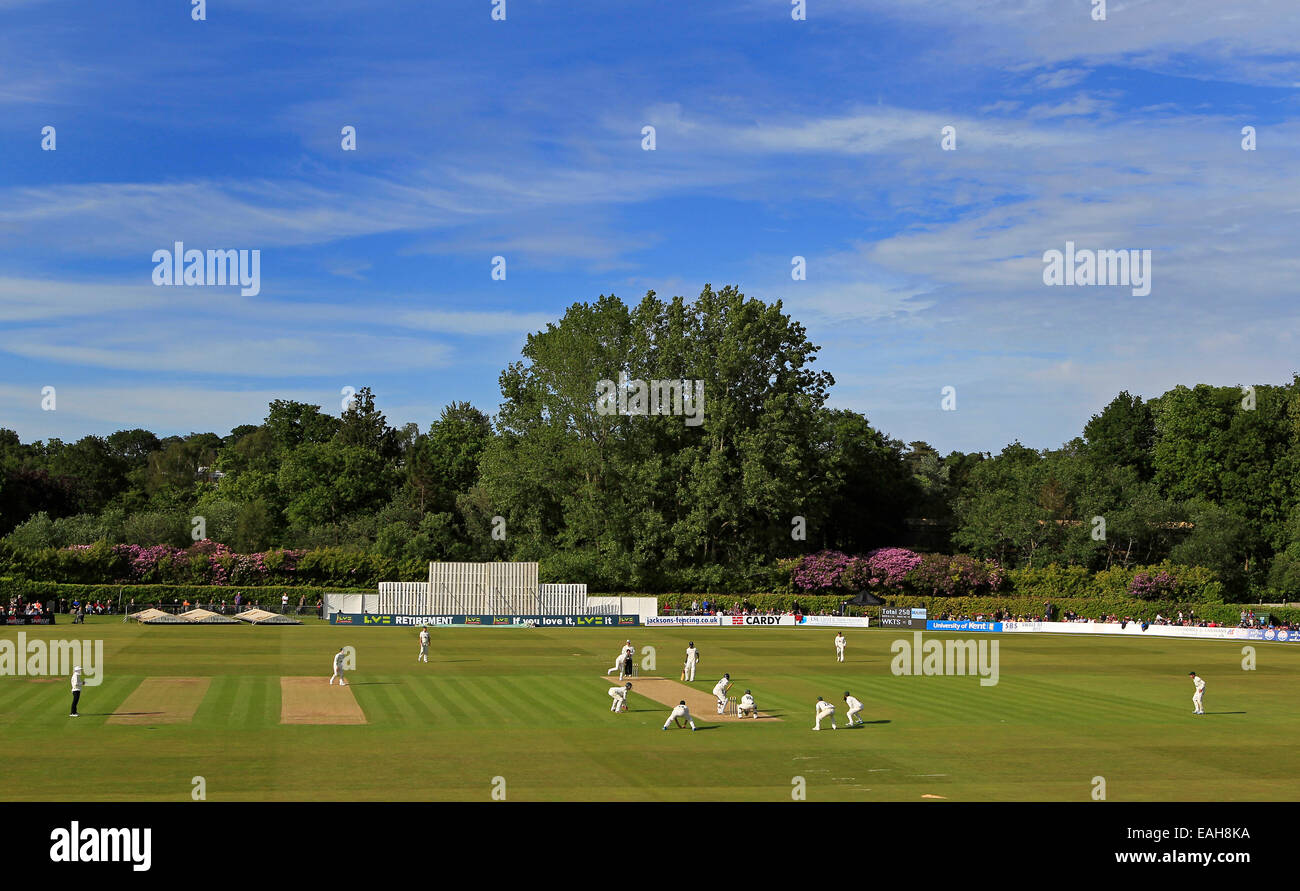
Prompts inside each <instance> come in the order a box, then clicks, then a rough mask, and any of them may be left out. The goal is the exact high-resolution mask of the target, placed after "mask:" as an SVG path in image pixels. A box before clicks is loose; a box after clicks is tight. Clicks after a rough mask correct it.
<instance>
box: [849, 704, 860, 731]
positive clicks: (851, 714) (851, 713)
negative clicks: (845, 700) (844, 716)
mask: <svg viewBox="0 0 1300 891" xmlns="http://www.w3.org/2000/svg"><path fill="white" fill-rule="evenodd" d="M860 711H862V709H860V708H851V709H849V715H848V718H849V726H850V727H852V726H853V719H854V718H856V717H857V714H858V712H860ZM857 720H858V723H859V724H861V723H862V719H861V718H858V719H857Z"/></svg>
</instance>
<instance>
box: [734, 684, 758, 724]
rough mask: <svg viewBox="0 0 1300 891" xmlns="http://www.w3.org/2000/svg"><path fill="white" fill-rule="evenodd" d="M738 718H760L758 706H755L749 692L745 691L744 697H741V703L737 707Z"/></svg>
mask: <svg viewBox="0 0 1300 891" xmlns="http://www.w3.org/2000/svg"><path fill="white" fill-rule="evenodd" d="M736 717H737V718H744V717H750V718H757V717H758V706H757V705H755V704H754V697H753V696H752V695H750V692H749V691H748V690H746V691H745V695H744V696H742V697H740V702H739V703H738V704H737V705H736Z"/></svg>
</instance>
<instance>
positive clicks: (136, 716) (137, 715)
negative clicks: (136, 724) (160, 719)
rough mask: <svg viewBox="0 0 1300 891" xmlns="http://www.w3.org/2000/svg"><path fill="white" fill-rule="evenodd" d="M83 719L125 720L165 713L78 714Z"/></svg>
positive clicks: (163, 713)
mask: <svg viewBox="0 0 1300 891" xmlns="http://www.w3.org/2000/svg"><path fill="white" fill-rule="evenodd" d="M77 714H79V715H80V716H81V717H83V718H126V717H133V718H138V717H143V716H144V715H165V714H167V713H166V712H78V713H77Z"/></svg>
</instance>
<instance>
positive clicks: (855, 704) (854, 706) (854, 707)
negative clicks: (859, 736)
mask: <svg viewBox="0 0 1300 891" xmlns="http://www.w3.org/2000/svg"><path fill="white" fill-rule="evenodd" d="M844 704H845V705H847V706H848V707H849V726H850V727H852V726H853V725H854V723H857V724H859V725H861V724H865V723H866V722H865V721H863V720H862V719H861V718H859V717H858V712H860V711H862V702H861V701H860V700H859V699H858V697H856V696H854V695H853V694H851V693H850V692H849V691H848V690H845V691H844Z"/></svg>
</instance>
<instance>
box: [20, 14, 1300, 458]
mask: <svg viewBox="0 0 1300 891" xmlns="http://www.w3.org/2000/svg"><path fill="white" fill-rule="evenodd" d="M268 7H273V8H268ZM491 9H492V3H491V2H490V0H453V2H443V3H436V4H431V3H427V2H418V3H417V2H381V0H369V2H353V0H334V2H329V3H325V4H317V3H308V2H299V0H277V2H276V3H274V4H268V3H264V2H263V3H255V2H252V0H211V2H209V4H208V8H207V20H206V21H202V22H196V21H193V20H192V19H191V17H190V9H189V4H188V3H182V2H172V3H167V4H162V3H156V2H152V3H143V2H130V0H123V2H115V3H113V4H84V3H81V2H70V0H48V2H45V0H0V426H4V427H10V428H13V429H16V430H17V431H18V432H19V434H20V435H21V436H22V437H23V439H24V441H30V440H32V439H44V438H48V437H54V436H57V437H60V438H62V439H64V440H73V439H77V438H79V437H81V436H83V435H86V434H88V433H98V434H103V433H109V432H112V431H113V430H116V429H121V428H131V427H146V428H148V429H151V430H154V431H155V432H158V433H160V434H167V433H188V432H190V431H206V430H211V431H214V432H217V433H219V434H224V433H226V432H228V431H229V430H230V428H231V427H233V426H235V425H238V424H244V423H257V422H259V421H260V420H261V419H262V418H263V417H264V415H265V410H266V404H267V402H269V401H270V400H271V399H274V398H292V399H299V400H302V401H308V402H312V403H316V404H322V405H324V406H325V407H326V409H327V410H329V411H331V412H333V413H335V414H337V413H338V412H339V409H340V405H339V403H340V400H341V398H342V397H341V395H340V390H341V388H343V387H345V386H352V387H356V388H360V387H362V386H370V387H371V388H372V389H373V390H374V391H375V393H376V395H377V400H378V403H379V406H380V407H381V408H382V409H383V410H384V411H385V412H386V413H387V415H388V418H389V421H390V422H391V423H394V424H397V425H401V424H404V423H407V422H411V421H413V422H416V423H418V424H419V425H420V426H421V428H426V427H427V426H428V424H429V422H430V421H432V420H433V419H435V418H436V417H437V414H438V412H439V410H440V409H441V407H442V406H443V405H445V404H446V403H447V402H449V401H452V400H458V399H467V400H469V401H471V402H473V403H474V404H476V405H478V406H479V407H480V408H483V409H484V410H486V411H489V412H494V411H495V410H496V407H497V405H498V403H499V402H500V393H499V390H498V388H497V376H498V374H499V373H500V371H501V369H502V368H503V367H504V366H505V365H506V364H507V363H508V362H510V361H513V360H514V359H517V358H518V352H519V349H520V347H521V346H522V344H523V342H524V338H525V336H526V334H527V333H528V332H530V331H534V330H538V329H540V328H542V327H543V326H544V325H545V323H546V322H547V321H549V320H553V319H556V318H558V317H559V315H560V314H561V313H562V312H563V310H564V308H565V307H566V306H568V305H569V304H570V303H572V302H575V301H585V300H594V299H595V298H596V297H597V296H598V295H600V294H602V293H614V294H617V295H618V296H620V297H621V298H623V299H624V300H625V301H627V302H629V303H634V302H635V301H637V300H638V299H639V298H640V297H641V296H643V295H644V293H645V292H646V291H647V290H648V289H654V290H655V291H657V292H658V293H659V294H660V295H661V296H664V297H669V296H673V295H677V294H680V295H683V296H686V297H693V296H695V295H696V294H698V293H699V291H700V289H701V287H702V286H703V285H704V284H705V283H706V282H710V283H712V284H713V285H714V286H715V287H720V286H722V285H725V284H736V285H738V286H740V287H741V289H742V290H743V291H744V292H745V293H746V294H748V295H749V296H753V297H758V298H762V299H764V300H777V299H780V300H783V301H784V303H785V307H786V309H787V311H788V312H790V313H791V314H792V315H793V316H794V317H795V318H797V319H799V320H800V321H801V322H803V323H804V324H805V325H806V327H807V328H808V332H809V336H810V337H811V339H812V340H813V341H814V342H816V343H819V344H821V345H822V347H823V349H822V352H821V354H820V358H819V362H818V366H819V367H821V368H825V369H826V370H829V371H830V372H831V373H832V374H834V376H835V378H836V380H837V385H836V387H835V388H834V390H833V393H832V403H833V404H834V405H836V406H840V407H846V408H853V409H856V410H858V411H862V412H864V413H865V414H866V415H867V416H868V417H869V418H870V419H871V421H872V423H873V424H875V425H876V426H877V427H879V428H880V429H882V430H884V431H885V432H887V433H888V434H890V435H891V436H895V437H898V438H901V439H903V440H905V441H911V440H916V439H924V440H927V441H929V442H930V443H932V444H933V445H935V446H936V447H937V448H939V449H940V450H941V451H943V452H947V451H949V450H951V449H962V450H991V451H997V450H999V449H1000V448H1001V447H1002V446H1003V445H1005V444H1006V443H1007V442H1009V441H1011V440H1013V439H1019V440H1020V441H1022V442H1024V443H1025V444H1027V445H1031V446H1035V447H1055V446H1058V445H1060V444H1061V443H1062V442H1063V441H1065V440H1067V439H1069V438H1071V437H1073V436H1075V435H1078V434H1079V433H1080V431H1081V430H1082V427H1083V424H1084V423H1085V422H1086V420H1087V418H1088V417H1089V416H1090V415H1091V414H1092V413H1094V412H1096V411H1098V410H1099V409H1100V408H1101V407H1102V406H1104V405H1105V403H1106V402H1108V401H1109V400H1110V399H1111V398H1112V397H1113V396H1114V395H1115V394H1116V393H1117V392H1118V391H1120V390H1122V389H1127V390H1129V391H1131V392H1135V393H1139V394H1142V395H1144V396H1154V395H1157V394H1159V393H1160V392H1163V391H1164V390H1166V389H1168V388H1170V387H1172V386H1174V385H1176V384H1179V383H1185V384H1189V385H1190V384H1195V383H1200V382H1206V383H1215V384H1224V385H1234V384H1249V383H1282V382H1285V381H1288V380H1290V377H1291V374H1292V373H1293V372H1296V371H1300V360H1298V359H1297V357H1298V356H1300V340H1298V338H1297V333H1296V332H1297V331H1298V330H1300V325H1298V324H1297V323H1298V322H1300V310H1298V309H1297V300H1296V295H1297V290H1300V286H1298V285H1297V282H1300V253H1298V251H1297V238H1296V233H1297V232H1300V188H1297V187H1298V186H1300V121H1298V119H1300V95H1298V94H1297V87H1300V58H1297V55H1296V47H1300V4H1297V3H1295V2H1294V0H1253V2H1251V0H1240V2H1234V3H1225V2H1220V0H1160V2H1154V0H1153V2H1137V0H1129V2H1110V3H1109V4H1108V9H1107V18H1106V20H1105V21H1093V20H1092V18H1091V15H1090V11H1091V9H1092V3H1091V2H1090V0H1006V2H987V0H927V2H925V3H918V2H916V0H872V2H858V0H808V6H807V20H806V21H793V20H792V19H791V17H790V4H789V3H788V2H787V0H762V2H759V0H744V2H732V0H717V2H709V3H703V4H668V3H664V2H662V0H661V2H654V3H650V2H639V0H627V2H622V3H617V4H608V3H597V2H585V0H578V2H564V3H559V2H547V0H507V5H506V20H505V21H503V22H498V21H493V20H492V19H491ZM345 125H352V126H355V127H356V128H357V151H355V152H344V151H342V149H341V146H340V139H341V137H340V130H341V129H342V127H343V126H345ZM646 125H651V126H654V127H655V128H656V137H657V139H656V142H657V146H656V150H655V151H653V152H647V151H643V150H642V148H641V142H642V138H641V128H642V127H644V126H646ZM45 126H53V127H55V128H56V132H57V149H56V150H55V151H52V152H50V151H42V150H41V145H40V143H41V130H42V128H43V127H45ZM945 126H952V127H954V128H956V139H957V148H956V150H955V151H943V150H942V149H941V147H940V131H941V130H942V128H943V127H945ZM1245 126H1252V127H1255V128H1256V133H1257V140H1258V148H1257V150H1256V151H1243V150H1242V147H1241V142H1242V135H1241V130H1242V128H1243V127H1245ZM1067 240H1070V241H1074V242H1076V243H1077V244H1078V246H1079V247H1081V248H1083V247H1089V248H1094V249H1146V250H1151V251H1152V263H1153V269H1152V290H1151V293H1150V294H1149V295H1148V296H1145V297H1134V296H1133V295H1132V294H1131V291H1130V289H1129V288H1118V287H1109V288H1101V287H1076V288H1061V287H1047V286H1045V285H1044V284H1043V281H1042V269H1043V260H1042V257H1043V253H1044V251H1047V250H1052V249H1056V250H1061V249H1063V247H1064V244H1065V242H1066V241H1067ZM175 241H183V242H185V243H186V246H187V247H194V248H200V249H209V248H211V249H218V248H220V249H227V248H248V249H258V250H260V251H261V280H262V287H261V293H260V294H258V295H256V296H248V297H243V296H240V294H239V291H238V289H235V288H220V287H198V288H194V287H191V288H165V287H163V288H160V287H155V286H154V285H153V284H152V281H151V275H152V272H153V265H154V264H153V263H152V261H151V256H152V253H153V251H155V250H157V249H160V248H170V247H171V245H172V243H173V242H175ZM494 255H502V256H504V257H506V261H507V278H506V280H505V281H493V280H492V278H491V275H490V273H491V258H492V257H493V256H494ZM795 255H799V256H803V257H806V258H807V263H808V273H807V280H806V281H792V280H791V277H790V263H791V257H793V256H795ZM47 386H53V387H55V388H56V391H57V400H58V401H57V410H56V411H52V412H51V411H43V410H42V409H41V391H42V388H43V387H47ZM945 386H952V387H955V388H956V391H957V410H956V411H941V409H940V400H941V396H940V392H941V389H942V388H943V387H945Z"/></svg>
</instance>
